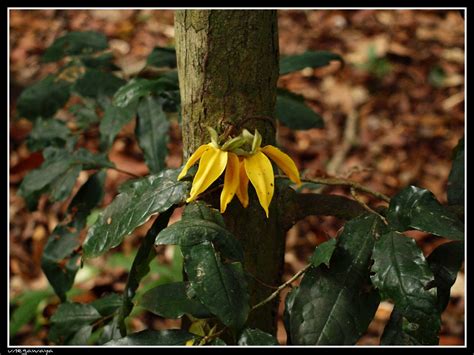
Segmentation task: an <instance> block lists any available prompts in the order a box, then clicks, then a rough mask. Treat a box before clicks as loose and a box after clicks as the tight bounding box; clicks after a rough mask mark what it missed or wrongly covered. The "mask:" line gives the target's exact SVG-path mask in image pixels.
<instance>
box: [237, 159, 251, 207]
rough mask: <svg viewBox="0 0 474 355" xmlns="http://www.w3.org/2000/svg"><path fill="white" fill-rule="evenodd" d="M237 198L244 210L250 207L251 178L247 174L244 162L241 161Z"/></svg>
mask: <svg viewBox="0 0 474 355" xmlns="http://www.w3.org/2000/svg"><path fill="white" fill-rule="evenodd" d="M237 197H238V198H239V201H240V203H241V204H242V206H244V208H247V206H248V205H249V177H248V176H247V173H246V172H245V166H244V162H243V160H241V161H240V165H239V187H238V189H237Z"/></svg>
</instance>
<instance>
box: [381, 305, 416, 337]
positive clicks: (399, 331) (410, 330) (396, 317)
mask: <svg viewBox="0 0 474 355" xmlns="http://www.w3.org/2000/svg"><path fill="white" fill-rule="evenodd" d="M417 328H418V327H417V326H416V324H415V325H413V324H411V323H410V322H409V321H408V320H407V319H406V318H405V317H403V315H402V314H401V313H400V312H399V310H398V308H397V307H396V306H395V307H394V308H393V311H392V314H391V315H390V319H389V321H388V323H387V325H386V326H385V328H384V331H383V334H382V338H381V339H380V345H422V343H420V342H419V341H418V337H419V336H418V335H417V334H416V329H417Z"/></svg>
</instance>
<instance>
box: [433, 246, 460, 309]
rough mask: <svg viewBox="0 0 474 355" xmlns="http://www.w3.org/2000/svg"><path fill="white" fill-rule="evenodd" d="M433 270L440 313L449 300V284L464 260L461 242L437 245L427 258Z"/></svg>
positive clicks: (452, 281)
mask: <svg viewBox="0 0 474 355" xmlns="http://www.w3.org/2000/svg"><path fill="white" fill-rule="evenodd" d="M427 261H428V264H429V265H430V268H431V271H432V272H433V275H434V279H435V283H436V287H437V297H438V309H439V311H440V313H442V312H443V311H444V310H445V309H446V306H447V305H448V302H449V297H450V293H451V286H452V285H453V284H454V282H455V281H456V278H457V276H458V272H459V269H460V268H461V266H462V263H463V261H464V244H463V242H450V243H446V244H442V245H440V246H439V247H437V248H436V249H435V250H434V251H433V252H432V253H431V254H430V255H429V256H428V258H427Z"/></svg>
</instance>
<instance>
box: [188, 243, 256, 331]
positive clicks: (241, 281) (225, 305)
mask: <svg viewBox="0 0 474 355" xmlns="http://www.w3.org/2000/svg"><path fill="white" fill-rule="evenodd" d="M182 251H183V255H184V269H185V271H186V274H187V275H188V277H189V281H191V285H192V286H191V287H192V289H193V290H194V291H195V292H196V295H197V297H198V298H199V300H200V301H201V303H202V304H204V306H205V307H206V308H207V309H208V310H209V311H210V312H211V313H213V314H215V315H216V316H217V317H218V318H219V319H220V320H221V321H222V323H224V324H225V325H227V326H230V327H233V328H235V329H240V328H241V327H242V326H243V325H244V323H245V321H246V320H247V316H248V313H249V309H250V308H249V295H248V290H247V281H246V280H245V277H244V273H243V270H242V266H241V264H240V263H233V264H223V263H222V262H221V260H220V258H219V255H218V254H217V253H216V251H215V250H214V248H213V246H212V244H211V243H210V242H207V241H206V242H203V243H201V244H197V245H193V246H192V247H182Z"/></svg>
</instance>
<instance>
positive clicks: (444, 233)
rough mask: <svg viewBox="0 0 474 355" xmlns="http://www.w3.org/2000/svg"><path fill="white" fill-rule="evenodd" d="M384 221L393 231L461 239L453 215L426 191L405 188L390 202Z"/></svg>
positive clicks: (460, 223)
mask: <svg viewBox="0 0 474 355" xmlns="http://www.w3.org/2000/svg"><path fill="white" fill-rule="evenodd" d="M387 219H388V221H389V222H390V224H391V225H392V227H393V228H395V229H396V230H398V231H400V232H403V231H406V230H409V229H416V230H421V231H424V232H428V233H432V234H435V235H438V236H440V237H446V238H449V239H454V240H462V239H464V226H463V224H462V222H461V221H460V220H459V218H458V217H457V216H456V214H455V213H454V212H452V211H450V210H449V209H447V208H446V207H444V206H442V205H441V204H440V203H439V202H438V200H436V197H435V196H434V195H433V194H432V193H431V192H430V191H428V190H425V189H421V188H419V187H416V186H408V187H406V188H405V189H403V190H402V191H400V192H399V193H398V194H397V195H396V196H394V197H393V198H392V199H391V201H390V206H389V208H388V211H387Z"/></svg>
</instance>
